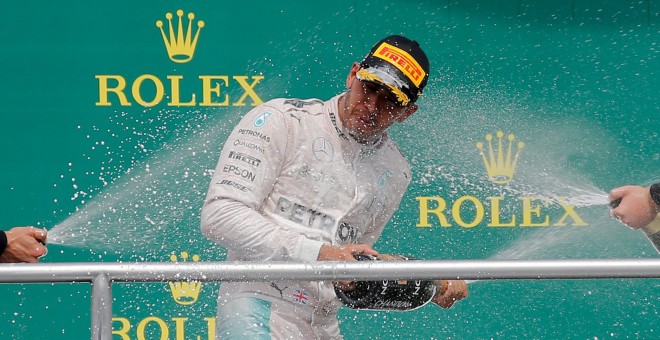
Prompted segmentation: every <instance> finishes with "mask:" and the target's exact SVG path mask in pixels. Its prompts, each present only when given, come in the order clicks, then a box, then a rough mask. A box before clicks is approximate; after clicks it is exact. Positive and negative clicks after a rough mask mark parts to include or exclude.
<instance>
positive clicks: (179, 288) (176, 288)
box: [169, 251, 202, 306]
mask: <svg viewBox="0 0 660 340" xmlns="http://www.w3.org/2000/svg"><path fill="white" fill-rule="evenodd" d="M188 258H189V255H188V253H187V252H185V251H184V252H181V259H182V262H187V261H188ZM170 260H171V261H172V262H179V258H178V257H177V256H176V254H172V255H170ZM192 260H193V262H199V255H193V256H192ZM169 284H170V291H171V292H172V298H174V302H176V303H178V304H180V305H184V306H187V305H192V304H193V303H195V302H197V299H198V298H199V293H200V292H201V290H202V283H201V282H199V281H196V280H193V281H184V282H169Z"/></svg>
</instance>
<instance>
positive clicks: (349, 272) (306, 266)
mask: <svg viewBox="0 0 660 340" xmlns="http://www.w3.org/2000/svg"><path fill="white" fill-rule="evenodd" d="M606 278H660V259H587V260H534V261H526V260H457V261H406V262H405V263H403V262H397V261H382V262H381V261H378V262H316V263H290V262H260V263H257V262H196V263H190V262H187V263H172V262H151V263H130V264H127V263H103V262H77V263H36V264H2V265H0V283H54V282H90V283H91V284H92V307H91V308H92V312H91V314H92V339H103V340H105V339H111V338H112V283H115V282H164V281H200V282H208V281H225V282H227V281H272V280H304V281H322V280H397V279H408V280H413V279H414V280H437V279H463V280H498V279H534V280H537V279H606Z"/></svg>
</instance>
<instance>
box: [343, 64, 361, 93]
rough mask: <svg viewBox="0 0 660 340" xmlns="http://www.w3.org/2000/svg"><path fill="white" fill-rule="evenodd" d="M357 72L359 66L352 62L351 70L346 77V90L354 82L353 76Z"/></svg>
mask: <svg viewBox="0 0 660 340" xmlns="http://www.w3.org/2000/svg"><path fill="white" fill-rule="evenodd" d="M359 70H360V64H358V63H357V62H354V63H353V66H351V70H350V71H349V72H348V76H346V88H351V84H352V83H353V80H355V75H356V74H357V71H359Z"/></svg>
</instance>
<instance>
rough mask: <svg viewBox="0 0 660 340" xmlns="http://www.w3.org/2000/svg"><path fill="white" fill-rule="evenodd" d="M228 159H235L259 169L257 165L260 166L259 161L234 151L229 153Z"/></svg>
mask: <svg viewBox="0 0 660 340" xmlns="http://www.w3.org/2000/svg"><path fill="white" fill-rule="evenodd" d="M229 158H231V159H237V160H239V161H241V162H245V163H247V164H250V165H252V166H254V167H259V164H261V160H260V159H256V158H254V157H252V156H249V155H246V154H244V153H240V152H235V151H230V152H229Z"/></svg>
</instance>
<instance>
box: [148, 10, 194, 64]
mask: <svg viewBox="0 0 660 340" xmlns="http://www.w3.org/2000/svg"><path fill="white" fill-rule="evenodd" d="M176 15H177V16H178V17H179V20H178V25H177V28H176V33H175V29H174V25H173V24H172V18H173V16H172V13H167V14H165V18H166V19H167V22H168V24H169V25H168V26H169V29H168V34H166V33H165V30H164V29H163V21H162V20H158V21H156V27H158V28H160V33H161V34H162V36H163V41H164V42H165V48H167V54H168V55H169V56H170V60H172V61H173V62H175V63H179V64H183V63H187V62H189V61H190V60H192V58H193V55H194V54H195V47H196V46H197V39H198V38H199V32H200V31H201V30H202V27H204V21H202V20H197V31H196V32H195V36H194V38H193V34H192V31H193V27H192V24H193V20H194V19H195V13H192V12H191V13H188V29H187V30H185V32H184V25H183V10H178V11H176Z"/></svg>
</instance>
